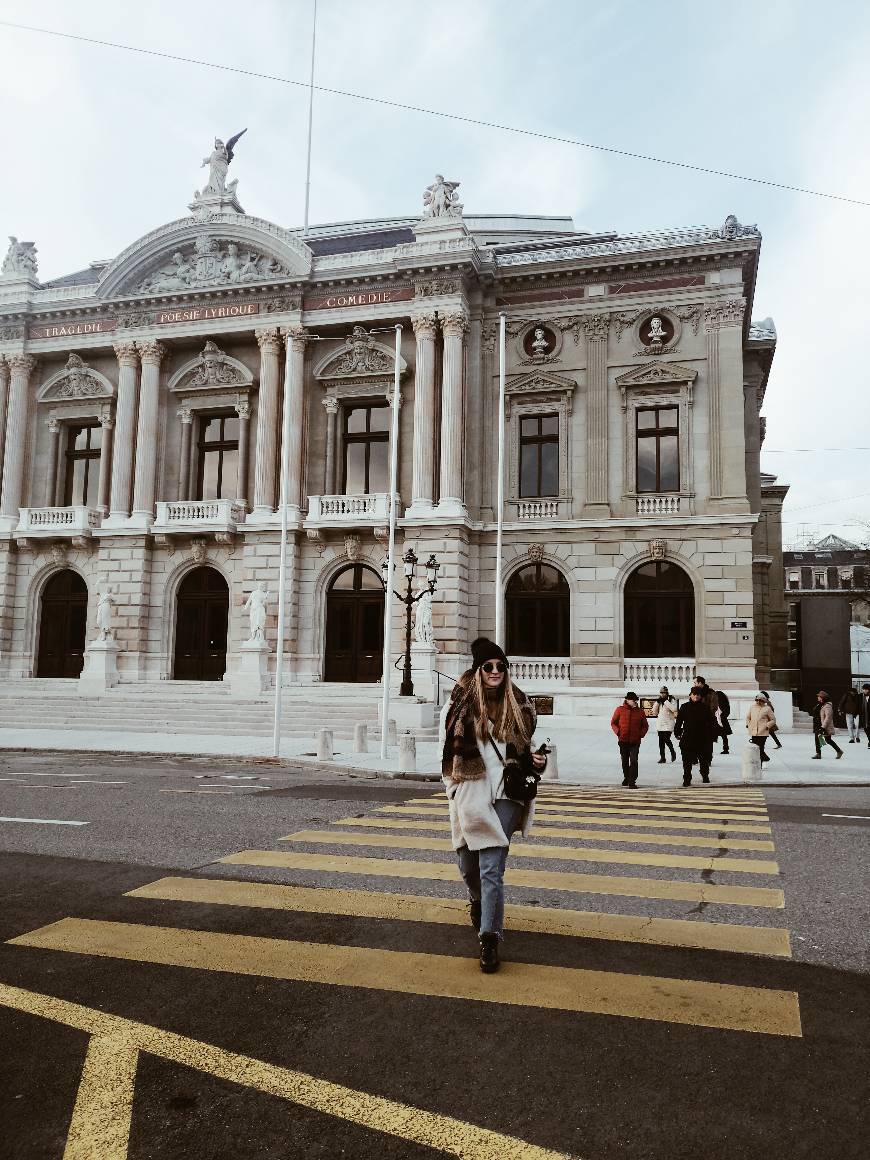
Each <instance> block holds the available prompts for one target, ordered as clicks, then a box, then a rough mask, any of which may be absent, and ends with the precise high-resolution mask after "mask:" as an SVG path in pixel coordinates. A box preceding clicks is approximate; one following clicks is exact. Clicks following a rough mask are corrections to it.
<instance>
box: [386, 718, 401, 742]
mask: <svg viewBox="0 0 870 1160" xmlns="http://www.w3.org/2000/svg"><path fill="white" fill-rule="evenodd" d="M398 740H399V732H398V730H397V729H396V721H395V718H394V717H389V718H388V719H387V745H395V744H396V742H397V741H398Z"/></svg>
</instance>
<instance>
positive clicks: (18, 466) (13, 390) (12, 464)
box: [0, 354, 36, 531]
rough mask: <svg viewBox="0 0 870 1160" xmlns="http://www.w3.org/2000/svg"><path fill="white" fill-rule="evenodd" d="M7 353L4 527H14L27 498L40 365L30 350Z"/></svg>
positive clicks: (0, 518)
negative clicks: (34, 383)
mask: <svg viewBox="0 0 870 1160" xmlns="http://www.w3.org/2000/svg"><path fill="white" fill-rule="evenodd" d="M6 357H7V362H8V363H9V369H10V371H11V377H10V383H9V404H8V407H7V413H6V440H5V448H6V449H5V451H4V455H3V492H2V498H0V529H2V530H5V531H12V530H13V529H14V528H15V527H17V526H18V520H19V512H18V509H19V507H21V502H22V498H23V495H22V491H23V485H24V464H25V456H26V448H27V419H28V413H29V411H30V376H31V375H32V374H33V372H34V370H35V369H36V359H35V358H33V356H32V355H29V354H13V355H7V356H6Z"/></svg>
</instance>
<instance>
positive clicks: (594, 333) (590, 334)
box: [583, 314, 610, 342]
mask: <svg viewBox="0 0 870 1160" xmlns="http://www.w3.org/2000/svg"><path fill="white" fill-rule="evenodd" d="M583 329H584V330H585V332H586V338H587V340H588V341H590V342H591V341H592V340H593V339H598V340H599V341H600V340H602V339H606V338H607V332H608V330H609V329H610V315H609V314H588V315H586V317H584V319H583Z"/></svg>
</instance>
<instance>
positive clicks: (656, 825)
mask: <svg viewBox="0 0 870 1160" xmlns="http://www.w3.org/2000/svg"><path fill="white" fill-rule="evenodd" d="M447 812H448V811H447V802H446V800H445V801H444V802H442V803H441V804H440V805H437V806H405V805H392V806H380V807H379V808H378V810H377V811H376V813H378V814H400V815H401V816H402V817H407V816H409V815H412V814H413V815H418V814H419V815H422V816H424V817H439V818H445V817H447ZM538 819H540V820H541V821H546V822H548V823H554V822H564V823H565V824H566V825H577V824H578V823H591V824H593V825H596V826H622V825H626V824H628V825H631V826H634V827H638V826H643V827H644V828H649V829H660V830H691V831H692V832H694V831H696V830H703V831H713V832H716V833H725V834H735V833H740V834H769V833H770V832H771V829H770V826H769V825H768V826H762V825H755V824H754V823H753V824H751V825H750V824H747V825H742V824H741V823H739V822H722V823H716V822H684V821H680V820H677V819H675V820H673V821H662V820H661V819H657V818H634V817H631V818H628V817H622V816H614V815H613V814H600V813H590V812H586V811H583V810H581V811H579V812H578V813H572V814H563V813H558V812H555V808H554V809H553V812H551V807H549V806H546V805H542V806H538V808H537V810H536V811H535V820H536V821H537V820H538Z"/></svg>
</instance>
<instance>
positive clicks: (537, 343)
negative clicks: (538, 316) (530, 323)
mask: <svg viewBox="0 0 870 1160" xmlns="http://www.w3.org/2000/svg"><path fill="white" fill-rule="evenodd" d="M549 346H550V344H549V342H548V341H547V335H546V332H545V331H544V328H543V326H536V327H535V338H534V341H533V342H532V350H533V351H534V353H535V354H536V355H537V356H538V357H539V358H540V356H541V355H545V354H546V353H547V350H548V348H549Z"/></svg>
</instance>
